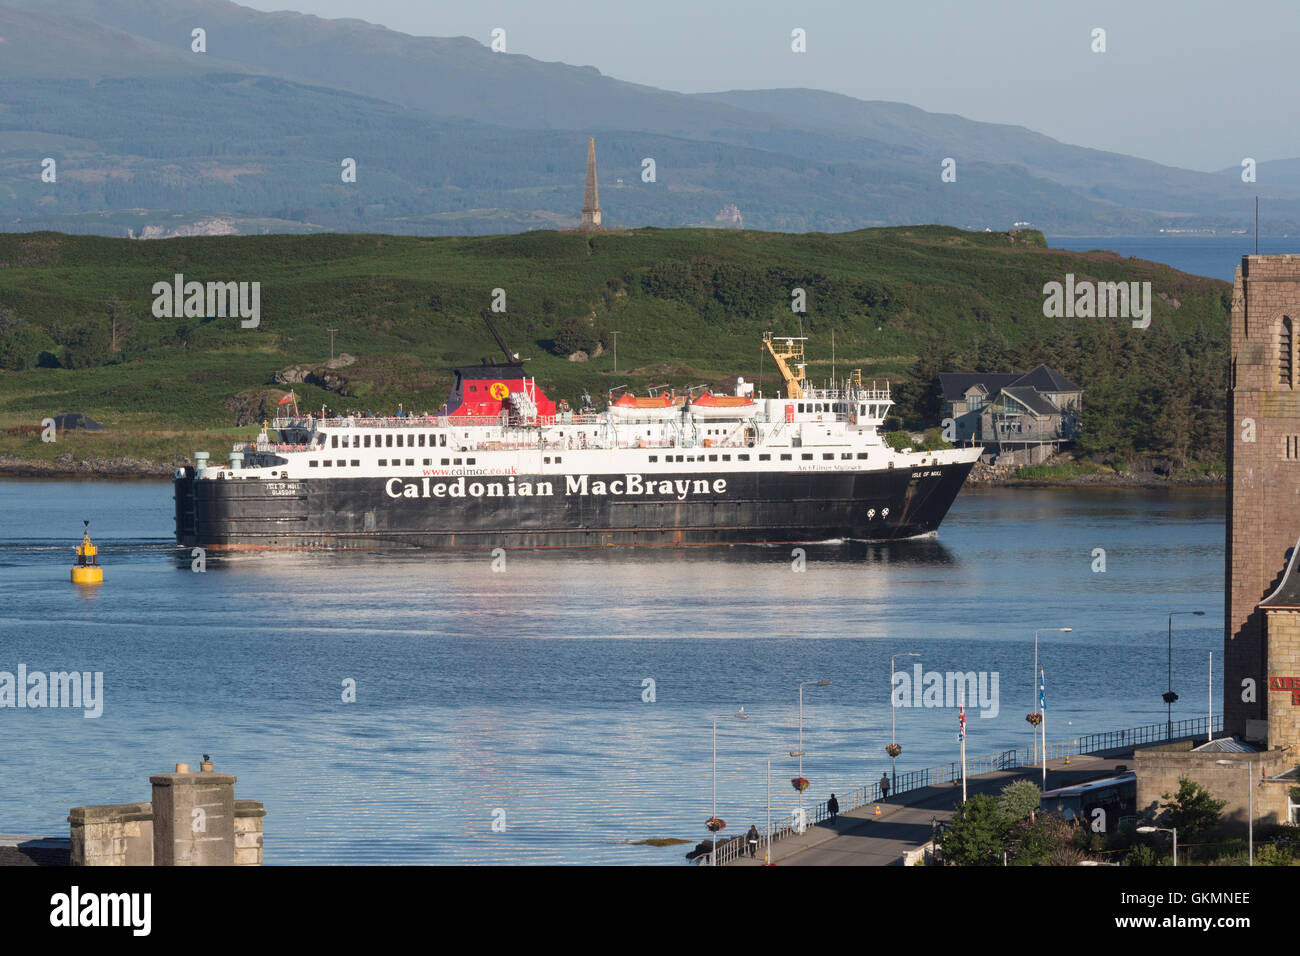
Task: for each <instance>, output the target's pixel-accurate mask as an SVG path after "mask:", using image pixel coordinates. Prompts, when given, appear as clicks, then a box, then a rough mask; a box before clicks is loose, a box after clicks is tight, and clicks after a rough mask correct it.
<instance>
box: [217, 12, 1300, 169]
mask: <svg viewBox="0 0 1300 956" xmlns="http://www.w3.org/2000/svg"><path fill="white" fill-rule="evenodd" d="M240 2H243V3H244V4H245V5H247V6H252V7H256V8H258V9H263V10H277V9H280V10H282V9H285V7H286V3H285V0H240ZM288 5H289V6H290V7H291V8H292V9H295V10H299V11H301V12H303V13H313V14H317V15H319V16H323V17H358V18H360V19H365V20H369V21H371V22H373V23H380V24H383V25H384V26H387V27H391V28H392V29H395V30H400V31H402V32H405V33H413V34H419V35H427V36H469V37H473V38H475V39H478V40H481V41H482V42H484V43H486V42H487V41H488V39H489V36H490V32H491V30H492V28H493V27H498V26H499V27H503V28H505V30H506V34H507V40H508V44H509V52H511V53H523V54H527V55H529V56H532V57H536V58H537V59H540V60H559V61H563V62H565V63H571V64H574V65H579V66H584V65H591V66H594V67H596V68H597V69H599V70H600V71H601V72H602V73H605V74H608V75H610V76H614V77H617V78H619V79H623V80H630V81H632V82H637V83H645V84H648V85H651V86H657V87H661V88H665V89H672V90H680V91H683V92H701V91H707V90H724V89H764V88H771V87H783V86H802V87H813V88H817V89H824V90H832V91H835V92H838V93H844V94H847V95H849V96H856V97H859V98H861V99H880V100H896V101H900V102H904V103H910V104H912V105H914V106H919V107H921V108H922V109H926V110H930V111H933V112H940V113H958V114H960V115H962V116H966V117H969V118H970V119H977V120H983V121H988V122H998V123H1011V124H1014V125H1019V126H1027V127H1029V128H1030V129H1034V130H1037V131H1039V132H1042V133H1046V134H1047V135H1049V136H1053V137H1055V138H1057V139H1060V140H1063V141H1066V142H1070V143H1076V144H1079V145H1083V146H1092V147H1096V148H1099V149H1109V150H1115V151H1117V152H1122V153H1128V154H1130V155H1136V156H1142V157H1145V158H1148V159H1154V160H1158V161H1160V162H1165V163H1170V164H1172V165H1178V166H1184V167H1187V168H1191V169H1201V170H1210V169H1221V168H1223V167H1226V166H1236V165H1238V164H1239V163H1240V162H1241V159H1242V158H1243V157H1245V156H1251V157H1253V158H1255V159H1257V160H1261V161H1262V160H1266V159H1283V158H1290V157H1297V156H1300V123H1297V122H1296V119H1297V114H1300V106H1297V96H1296V94H1297V91H1298V88H1300V4H1297V3H1296V2H1295V0H1289V2H1276V0H1252V2H1251V3H1249V4H1230V3H1225V2H1222V0H1219V2H1203V0H1182V2H1173V0H1129V2H1127V3H1126V2H1087V3H1084V2H1059V0H1036V2H1034V0H989V2H983V3H974V2H965V3H958V2H943V0H908V2H905V3H880V2H874V0H873V2H839V3H834V2H825V0H801V2H789V3H775V2H770V0H751V2H746V3H740V2H735V3H720V2H710V0H643V2H640V3H632V2H627V0H603V2H596V0H476V2H475V3H474V4H463V3H446V2H429V0H368V2H366V3H365V4H357V3H356V2H355V0H289V3H288ZM794 27H802V28H803V29H805V30H806V31H807V35H808V51H807V53H805V54H802V55H796V54H794V53H792V52H790V40H789V37H790V31H791V30H792V29H793V28H794ZM1096 27H1101V28H1103V29H1105V30H1106V39H1107V51H1106V52H1105V53H1093V52H1092V51H1091V50H1090V44H1091V33H1092V30H1093V29H1094V28H1096Z"/></svg>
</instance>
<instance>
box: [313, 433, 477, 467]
mask: <svg viewBox="0 0 1300 956" xmlns="http://www.w3.org/2000/svg"><path fill="white" fill-rule="evenodd" d="M466 434H467V437H468V433H466ZM320 437H321V445H322V446H324V443H325V436H324V435H322V436H320ZM342 437H343V442H342V444H341V445H340V443H339V436H338V435H330V447H331V448H340V447H342V448H369V447H371V445H370V439H371V436H370V435H344V436H342ZM373 437H374V440H375V444H374V447H375V448H392V447H393V444H394V439H396V444H397V447H398V448H402V447H406V448H417V447H418V448H424V447H426V446H425V439H426V433H425V432H419V433H417V434H415V435H407V434H405V433H402V432H399V433H397V434H396V435H375V436H373ZM349 438H351V442H349V441H348V439H349ZM408 438H409V439H410V441H405V443H404V440H405V439H408ZM417 439H418V441H417ZM427 439H428V446H427V447H429V448H434V447H437V446H439V445H441V446H442V447H444V448H445V447H446V445H447V436H446V435H427ZM363 440H364V441H363ZM425 464H426V465H427V464H428V462H427V461H426V462H425ZM443 464H444V465H445V464H446V462H445V461H444V462H443Z"/></svg>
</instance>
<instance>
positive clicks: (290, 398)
mask: <svg viewBox="0 0 1300 956" xmlns="http://www.w3.org/2000/svg"><path fill="white" fill-rule="evenodd" d="M292 401H293V392H290V393H289V394H288V395H286V396H284V398H282V399H280V400H279V401H278V402H276V403H275V404H277V405H288V404H289V403H290V402H292Z"/></svg>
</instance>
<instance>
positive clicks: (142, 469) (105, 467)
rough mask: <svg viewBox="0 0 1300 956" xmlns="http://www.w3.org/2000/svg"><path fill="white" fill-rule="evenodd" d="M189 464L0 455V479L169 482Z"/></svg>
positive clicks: (147, 460) (126, 458)
mask: <svg viewBox="0 0 1300 956" xmlns="http://www.w3.org/2000/svg"><path fill="white" fill-rule="evenodd" d="M183 464H186V462H185V461H182V460H181V459H177V460H176V461H175V462H165V461H150V460H149V459H147V458H132V457H130V456H126V457H122V458H90V459H78V458H74V457H73V456H72V455H70V454H64V455H60V456H59V457H58V458H55V459H53V460H46V459H42V458H19V457H17V456H15V455H0V477H3V478H49V479H66V478H106V479H122V478H135V479H140V480H146V481H155V480H159V479H163V478H170V477H171V476H172V472H173V470H174V469H175V468H176V467H177V466H179V465H183Z"/></svg>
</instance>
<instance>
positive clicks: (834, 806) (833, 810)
mask: <svg viewBox="0 0 1300 956" xmlns="http://www.w3.org/2000/svg"><path fill="white" fill-rule="evenodd" d="M826 812H827V813H829V814H830V815H831V823H834V822H835V818H836V817H838V816H839V815H840V802H839V801H838V800H836V799H835V794H833V793H832V794H831V798H830V799H829V800H827V801H826Z"/></svg>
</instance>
